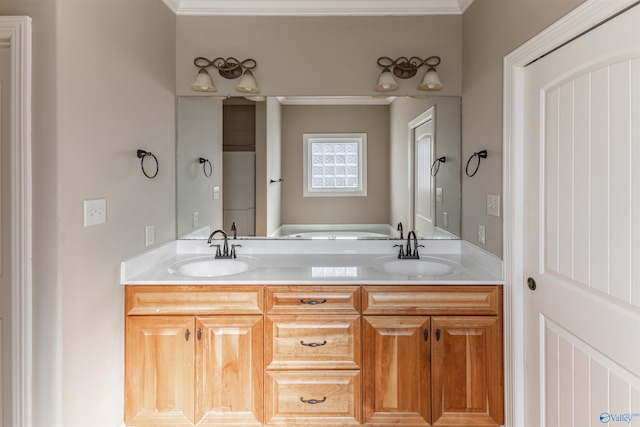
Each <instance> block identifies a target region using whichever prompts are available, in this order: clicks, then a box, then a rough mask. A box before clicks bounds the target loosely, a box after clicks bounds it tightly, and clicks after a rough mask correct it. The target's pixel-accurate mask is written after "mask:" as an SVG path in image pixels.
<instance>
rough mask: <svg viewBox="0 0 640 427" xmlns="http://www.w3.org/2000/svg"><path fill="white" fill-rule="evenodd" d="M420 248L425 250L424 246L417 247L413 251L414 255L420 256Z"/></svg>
mask: <svg viewBox="0 0 640 427" xmlns="http://www.w3.org/2000/svg"><path fill="white" fill-rule="evenodd" d="M418 248H424V245H417V246H416V247H415V248H414V250H413V255H414V256H418Z"/></svg>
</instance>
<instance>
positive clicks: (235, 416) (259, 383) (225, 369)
mask: <svg viewBox="0 0 640 427" xmlns="http://www.w3.org/2000/svg"><path fill="white" fill-rule="evenodd" d="M263 325H264V321H263V319H262V316H210V317H198V320H197V322H196V328H197V330H196V341H197V346H198V347H197V351H196V389H195V390H196V393H197V396H196V419H197V423H198V425H199V426H219V425H236V426H260V425H262V419H263V413H264V404H263V392H264V382H263V351H264V345H263Z"/></svg>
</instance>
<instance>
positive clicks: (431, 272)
mask: <svg viewBox="0 0 640 427" xmlns="http://www.w3.org/2000/svg"><path fill="white" fill-rule="evenodd" d="M385 259H386V260H385ZM379 261H381V262H379V263H378V264H377V266H376V268H378V269H379V270H381V271H384V272H385V273H389V274H395V275H399V276H411V277H441V276H447V275H449V274H453V273H456V272H459V271H460V270H461V269H462V267H461V266H460V265H458V264H456V263H455V262H453V261H449V260H445V259H442V258H435V257H422V258H420V259H398V258H396V257H393V258H390V257H388V258H384V259H380V260H379Z"/></svg>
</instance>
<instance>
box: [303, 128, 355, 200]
mask: <svg viewBox="0 0 640 427" xmlns="http://www.w3.org/2000/svg"><path fill="white" fill-rule="evenodd" d="M318 139H321V140H326V142H331V141H330V140H332V139H336V140H338V139H339V140H341V141H344V140H345V139H346V140H353V142H356V143H357V144H358V188H356V189H340V188H331V189H313V188H311V182H312V170H313V168H312V165H311V161H312V160H311V155H312V153H311V150H310V149H309V147H310V145H311V143H312V142H314V141H315V140H318ZM302 141H303V155H302V165H303V173H302V176H303V186H302V188H303V196H304V197H366V196H367V134H366V133H304V134H303V135H302ZM337 142H338V141H336V143H337ZM349 142H351V141H349Z"/></svg>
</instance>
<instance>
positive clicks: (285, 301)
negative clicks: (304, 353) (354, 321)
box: [266, 285, 360, 314]
mask: <svg viewBox="0 0 640 427" xmlns="http://www.w3.org/2000/svg"><path fill="white" fill-rule="evenodd" d="M266 299H267V314H318V313H324V314H358V313H360V287H359V286H341V285H339V286H302V285H300V286H268V287H267V298H266Z"/></svg>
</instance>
